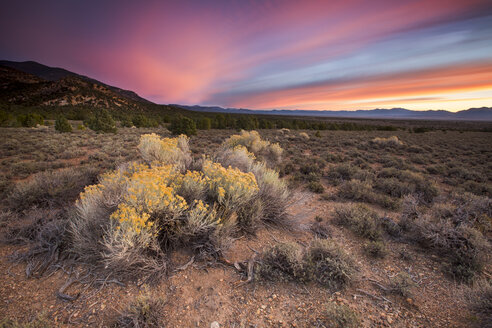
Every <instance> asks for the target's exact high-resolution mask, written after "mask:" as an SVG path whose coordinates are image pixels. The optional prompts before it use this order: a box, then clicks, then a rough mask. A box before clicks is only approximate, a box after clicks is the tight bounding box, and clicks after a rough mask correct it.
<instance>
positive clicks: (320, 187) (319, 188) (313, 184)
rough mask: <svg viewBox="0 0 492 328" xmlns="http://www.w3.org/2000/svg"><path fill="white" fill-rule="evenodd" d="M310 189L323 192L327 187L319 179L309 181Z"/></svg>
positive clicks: (319, 192) (318, 192)
mask: <svg viewBox="0 0 492 328" xmlns="http://www.w3.org/2000/svg"><path fill="white" fill-rule="evenodd" d="M308 189H309V190H310V191H312V192H315V193H317V194H322V193H323V192H324V191H325V188H324V187H323V185H322V184H321V183H319V182H318V181H311V182H309V183H308Z"/></svg>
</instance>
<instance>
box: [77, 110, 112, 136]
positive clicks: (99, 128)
mask: <svg viewBox="0 0 492 328" xmlns="http://www.w3.org/2000/svg"><path fill="white" fill-rule="evenodd" d="M85 125H87V126H88V127H89V129H91V130H93V131H96V132H105V133H107V132H112V133H116V131H117V129H116V123H115V121H114V119H113V117H112V116H111V114H109V112H108V111H107V110H106V109H101V110H98V111H96V113H95V115H94V116H92V117H90V118H89V119H88V120H86V121H85Z"/></svg>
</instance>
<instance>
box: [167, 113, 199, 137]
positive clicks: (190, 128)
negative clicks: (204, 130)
mask: <svg viewBox="0 0 492 328" xmlns="http://www.w3.org/2000/svg"><path fill="white" fill-rule="evenodd" d="M169 131H171V133H172V134H174V135H180V134H185V135H187V136H188V137H189V136H192V135H195V134H196V124H195V121H193V120H192V119H191V118H189V117H186V116H181V115H179V116H177V117H175V118H174V119H173V120H172V121H171V125H170V126H169Z"/></svg>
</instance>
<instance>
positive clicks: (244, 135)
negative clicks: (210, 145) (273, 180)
mask: <svg viewBox="0 0 492 328" xmlns="http://www.w3.org/2000/svg"><path fill="white" fill-rule="evenodd" d="M238 146H242V147H245V148H246V149H247V150H248V151H249V152H251V153H252V154H253V155H254V156H255V157H257V158H260V159H262V160H264V161H266V162H269V164H271V165H275V164H277V163H279V162H280V160H281V157H282V153H283V149H282V148H281V147H280V145H279V144H278V143H275V144H272V143H270V142H269V141H267V140H262V139H261V136H260V134H259V133H258V132H257V131H241V134H240V135H237V134H235V135H232V136H230V137H229V138H228V139H226V140H225V141H224V142H223V144H222V148H223V149H236V148H237V147H238Z"/></svg>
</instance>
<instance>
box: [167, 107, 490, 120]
mask: <svg viewBox="0 0 492 328" xmlns="http://www.w3.org/2000/svg"><path fill="white" fill-rule="evenodd" d="M175 106H180V107H181V108H183V109H188V110H192V111H197V112H215V113H235V114H265V115H284V116H314V117H333V118H337V117H340V118H366V119H368V118H374V119H420V120H471V121H492V107H482V108H470V109H466V110H462V111H458V112H448V111H445V110H425V111H416V110H409V109H405V108H392V109H370V110H354V111H348V110H339V111H331V110H320V111H317V110H300V109H298V110H282V109H274V110H251V109H243V108H222V107H217V106H210V107H209V106H198V105H195V106H183V105H175Z"/></svg>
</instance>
